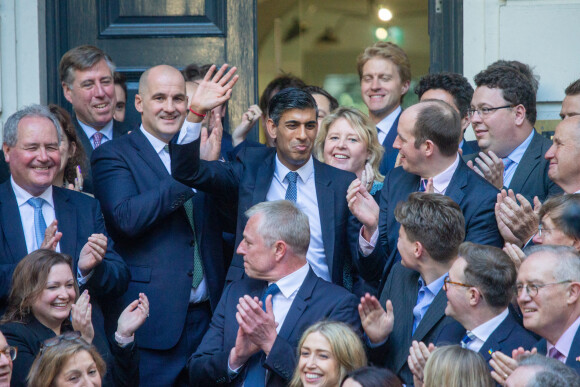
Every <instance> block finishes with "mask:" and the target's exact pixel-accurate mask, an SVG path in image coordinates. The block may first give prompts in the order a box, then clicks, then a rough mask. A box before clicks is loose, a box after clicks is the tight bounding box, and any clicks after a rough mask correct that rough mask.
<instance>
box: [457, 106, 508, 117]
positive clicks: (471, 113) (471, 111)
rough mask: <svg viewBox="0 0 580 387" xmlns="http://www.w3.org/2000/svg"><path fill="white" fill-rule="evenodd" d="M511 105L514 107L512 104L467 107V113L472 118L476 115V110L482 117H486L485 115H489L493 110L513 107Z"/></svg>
mask: <svg viewBox="0 0 580 387" xmlns="http://www.w3.org/2000/svg"><path fill="white" fill-rule="evenodd" d="M511 107H513V106H512V105H505V106H499V107H492V108H488V107H482V108H478V109H467V114H468V115H469V117H470V118H471V117H473V116H474V115H475V112H477V114H479V116H480V117H485V116H487V115H489V114H490V113H491V112H494V111H496V110H499V109H507V108H511Z"/></svg>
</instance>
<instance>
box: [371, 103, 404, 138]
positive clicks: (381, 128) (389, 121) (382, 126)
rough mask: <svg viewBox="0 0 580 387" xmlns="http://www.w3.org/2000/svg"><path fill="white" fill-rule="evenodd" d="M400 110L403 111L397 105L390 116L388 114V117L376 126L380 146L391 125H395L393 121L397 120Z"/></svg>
mask: <svg viewBox="0 0 580 387" xmlns="http://www.w3.org/2000/svg"><path fill="white" fill-rule="evenodd" d="M402 110H403V109H401V106H400V105H399V106H398V107H397V108H396V109H395V110H394V111H393V112H392V113H391V114H389V115H388V116H386V117H385V118H383V119H382V120H381V121H380V122H379V123H378V124H377V129H378V133H377V134H378V136H379V142H380V143H381V144H382V143H383V142H384V141H385V138H387V136H388V134H389V131H390V130H391V129H392V127H393V124H394V123H395V120H396V119H397V117H398V116H399V114H401V111H402ZM395 130H396V129H395Z"/></svg>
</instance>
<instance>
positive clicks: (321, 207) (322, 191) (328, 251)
mask: <svg viewBox="0 0 580 387" xmlns="http://www.w3.org/2000/svg"><path fill="white" fill-rule="evenodd" d="M325 167H326V165H323V164H322V163H320V162H319V161H318V160H316V159H314V184H315V186H316V199H317V201H318V214H319V216H320V225H321V230H322V244H323V245H324V254H325V255H326V263H327V264H328V273H329V274H330V278H332V279H333V282H334V281H335V278H334V275H333V273H334V272H333V269H334V267H333V265H334V263H335V262H334V242H335V241H334V236H335V232H334V229H333V228H332V227H334V225H335V220H334V211H335V207H334V191H333V190H332V189H331V188H330V184H331V180H330V176H331V175H330V174H328V173H324V171H322V169H323V168H325ZM339 266H342V265H340V264H339ZM341 280H342V279H341Z"/></svg>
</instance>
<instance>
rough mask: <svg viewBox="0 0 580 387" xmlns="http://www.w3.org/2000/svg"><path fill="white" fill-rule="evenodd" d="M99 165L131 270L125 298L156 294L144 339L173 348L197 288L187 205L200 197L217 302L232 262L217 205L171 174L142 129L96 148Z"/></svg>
mask: <svg viewBox="0 0 580 387" xmlns="http://www.w3.org/2000/svg"><path fill="white" fill-rule="evenodd" d="M92 167H93V172H94V174H93V176H94V178H95V183H96V185H95V196H96V197H97V198H98V199H99V200H100V202H101V205H102V207H103V214H104V217H105V222H106V225H107V229H108V230H109V232H110V234H111V237H112V238H113V240H115V242H116V248H117V251H119V253H120V254H121V255H122V256H123V258H124V259H125V261H126V262H127V265H128V266H129V270H130V272H131V282H130V283H129V289H128V290H127V293H126V294H125V295H124V296H123V298H122V299H121V301H122V304H124V305H126V304H127V303H129V302H131V301H132V300H135V299H137V298H138V296H139V293H140V292H142V293H145V294H146V295H147V297H148V298H149V302H150V312H149V314H150V316H151V318H149V319H147V321H146V322H145V324H143V326H142V327H141V328H139V330H138V331H137V333H136V335H137V341H138V343H139V346H140V347H143V348H149V349H156V350H166V349H170V348H172V347H174V346H175V345H176V344H177V342H178V340H179V338H180V336H181V332H182V331H183V328H184V325H185V318H186V313H187V308H188V305H189V297H190V293H191V284H192V277H193V257H194V246H195V243H194V235H193V231H192V229H191V226H190V224H189V222H188V219H187V215H186V212H185V209H184V207H183V204H184V203H185V202H186V201H187V200H189V199H190V198H192V197H193V207H194V211H193V215H194V223H195V236H196V240H197V244H198V246H199V251H200V253H201V256H202V261H203V266H204V273H205V276H206V280H207V281H206V283H207V285H208V288H209V295H210V302H211V305H212V307H214V308H215V306H216V305H217V303H218V301H219V298H220V295H221V291H222V289H223V286H224V278H225V272H226V270H227V265H228V263H227V262H224V257H223V253H222V244H221V228H220V225H219V222H218V216H216V215H215V206H213V205H212V204H211V200H210V198H209V197H208V195H205V194H203V193H202V192H198V193H197V194H195V196H194V192H193V191H192V189H191V188H189V187H187V186H186V185H184V184H181V183H179V182H177V181H176V180H175V179H173V178H172V177H171V176H170V175H169V173H168V172H167V169H165V166H164V165H163V162H162V161H161V159H160V157H159V155H158V154H157V152H155V149H154V148H153V146H152V145H151V143H150V142H149V140H147V138H146V137H145V135H144V134H143V132H142V131H141V130H140V129H138V130H135V131H133V132H131V133H130V134H127V135H125V136H122V137H120V138H118V139H115V140H113V141H108V142H106V143H104V144H103V145H101V146H100V147H98V148H97V149H95V151H94V153H93V158H92Z"/></svg>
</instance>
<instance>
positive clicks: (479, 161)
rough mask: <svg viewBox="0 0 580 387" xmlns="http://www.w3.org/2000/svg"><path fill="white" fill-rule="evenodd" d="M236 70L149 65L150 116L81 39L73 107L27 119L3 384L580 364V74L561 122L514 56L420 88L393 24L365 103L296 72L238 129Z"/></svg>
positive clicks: (413, 382)
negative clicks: (546, 123)
mask: <svg viewBox="0 0 580 387" xmlns="http://www.w3.org/2000/svg"><path fill="white" fill-rule="evenodd" d="M236 70H237V69H236V68H235V67H230V66H228V65H227V64H222V65H221V66H220V67H219V68H217V67H216V66H215V65H196V64H191V65H189V66H187V67H185V69H184V70H183V71H180V70H178V69H176V68H174V67H172V66H169V65H159V66H155V67H152V68H149V69H147V70H146V71H145V72H144V73H143V74H142V76H141V78H140V80H139V89H138V93H137V95H136V96H135V101H134V105H135V109H136V110H137V111H138V112H139V114H140V115H141V124H140V126H139V127H133V128H130V127H128V126H127V125H126V124H124V123H123V120H124V116H125V109H126V108H128V107H127V106H128V105H130V106H131V105H132V101H128V100H127V87H126V85H125V80H124V78H123V76H122V75H121V74H119V73H117V72H115V65H114V63H113V61H112V59H111V58H110V57H109V56H108V55H107V54H106V53H105V52H103V51H102V50H101V49H99V48H97V47H94V46H79V47H75V48H73V49H71V50H69V51H68V52H67V53H65V54H64V55H63V57H62V58H61V61H60V66H59V76H60V81H61V84H62V90H63V93H64V96H65V98H66V100H67V101H68V102H70V103H71V105H72V109H73V114H72V116H70V115H69V114H68V113H67V111H66V110H65V109H63V108H62V107H60V106H57V105H49V106H41V105H31V106H27V107H23V108H22V109H21V110H19V111H18V112H16V113H14V114H13V115H12V116H10V117H9V118H8V120H7V121H6V123H5V126H4V135H3V147H2V154H1V156H2V158H1V159H0V179H2V184H1V185H0V314H1V316H2V317H1V321H0V332H1V333H0V386H10V385H11V386H32V387H37V386H69V385H84V386H101V385H105V386H139V385H141V386H163V387H165V386H213V385H224V386H242V385H243V386H245V387H254V386H257V387H259V386H292V387H300V386H326V387H335V386H346V387H353V386H362V387H374V386H403V385H406V386H417V387H421V386H424V387H437V386H467V387H479V386H482V387H487V386H493V385H498V384H499V385H502V386H530V387H532V386H580V375H579V373H580V253H579V251H580V165H579V164H578V161H577V160H579V159H580V79H579V80H577V81H575V82H572V83H571V84H570V86H569V87H568V88H566V90H565V94H566V97H565V99H564V101H563V103H562V109H561V113H560V115H561V118H562V121H561V122H559V123H558V125H557V126H556V129H555V133H554V136H553V139H549V138H547V137H545V136H543V135H542V134H541V133H539V132H538V131H536V130H535V129H534V125H535V122H536V93H537V88H538V79H537V77H536V76H535V75H534V73H533V71H532V69H531V67H530V66H529V65H527V64H524V63H521V62H519V61H515V60H511V61H507V60H500V61H497V62H495V63H492V64H491V65H489V66H488V67H487V68H485V69H483V70H482V71H481V72H480V73H479V74H477V75H476V76H475V78H474V84H475V86H476V88H475V90H474V89H473V87H472V86H471V84H470V83H469V81H468V80H467V79H466V78H465V77H463V76H462V75H460V74H455V73H448V72H442V73H435V74H429V75H426V76H424V77H422V78H421V79H420V80H419V82H418V84H417V86H416V88H415V90H414V92H415V93H416V94H417V95H418V97H419V102H418V103H417V104H415V105H412V106H410V107H408V108H406V109H404V110H403V109H402V107H401V103H402V101H403V98H404V97H405V95H406V94H407V93H408V92H409V89H410V84H411V83H410V82H411V65H410V62H409V59H408V57H407V55H406V53H405V52H404V51H403V50H402V49H401V48H400V47H398V46H397V45H395V44H393V43H385V42H379V43H376V44H374V45H373V46H371V47H367V48H366V49H365V50H364V51H363V52H362V53H361V55H360V56H359V58H358V62H357V70H358V74H359V76H360V85H361V95H362V99H363V101H364V103H365V105H366V106H367V108H368V114H366V113H363V112H361V111H359V110H357V109H355V108H351V107H346V106H339V103H338V101H337V100H336V99H335V98H334V97H333V96H331V95H330V94H329V93H328V92H327V91H325V90H324V89H322V88H320V87H317V86H313V85H306V84H305V83H304V82H303V81H302V80H300V79H298V78H296V77H294V76H291V75H282V76H280V77H278V78H276V79H274V80H273V81H272V82H270V84H269V85H268V86H267V87H266V89H265V91H264V93H263V94H262V96H261V98H260V101H259V104H258V105H252V106H250V107H248V110H247V111H246V112H245V113H244V114H243V115H242V117H238V119H239V125H238V126H237V127H235V128H232V129H231V130H228V128H224V125H223V122H222V121H223V120H222V119H223V118H224V116H225V114H226V109H227V102H228V100H229V99H230V98H231V95H232V89H233V88H234V87H236V86H235V85H236V82H237V80H238V75H237V74H236ZM127 104H128V105H127ZM233 118H234V120H235V119H236V118H235V117H233ZM260 125H261V127H262V128H263V130H264V135H265V139H266V143H265V144H261V143H257V142H254V141H251V140H249V139H247V138H246V137H247V135H248V133H249V132H250V131H251V130H252V128H255V127H259V126H260ZM470 126H471V127H472V128H473V131H474V133H475V137H476V140H475V141H468V140H467V139H466V138H465V137H464V134H465V131H466V130H467V128H468V127H470Z"/></svg>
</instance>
